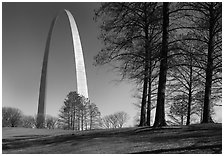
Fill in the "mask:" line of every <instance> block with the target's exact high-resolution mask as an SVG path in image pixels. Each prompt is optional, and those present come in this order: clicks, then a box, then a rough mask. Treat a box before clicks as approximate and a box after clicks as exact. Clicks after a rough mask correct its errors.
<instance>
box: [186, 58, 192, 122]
mask: <svg viewBox="0 0 224 156" xmlns="http://www.w3.org/2000/svg"><path fill="white" fill-rule="evenodd" d="M190 57H191V58H190V61H191V62H190V75H189V77H190V83H189V90H188V104H187V123H186V125H189V124H190V120H191V101H192V76H193V67H192V56H190Z"/></svg>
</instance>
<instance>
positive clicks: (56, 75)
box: [2, 2, 222, 125]
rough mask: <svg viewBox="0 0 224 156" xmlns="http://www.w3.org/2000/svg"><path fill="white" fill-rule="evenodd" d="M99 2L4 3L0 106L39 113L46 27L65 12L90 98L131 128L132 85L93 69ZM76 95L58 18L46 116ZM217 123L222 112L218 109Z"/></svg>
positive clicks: (68, 43) (65, 30)
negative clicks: (124, 117)
mask: <svg viewBox="0 0 224 156" xmlns="http://www.w3.org/2000/svg"><path fill="white" fill-rule="evenodd" d="M99 5H100V4H99V3H89V2H75V3H53V2H50V3H46V2H44V3H21V2H20V3H12V2H10V3H2V105H3V106H10V107H16V108H19V109H21V110H22V111H23V113H24V114H26V115H35V114H36V113H37V104H38V96H39V85H40V75H41V68H42V61H43V55H44V49H45V42H46V38H47V33H48V31H49V27H50V23H51V20H52V19H53V17H54V16H55V15H56V13H57V12H58V11H60V10H63V9H67V10H69V11H70V12H71V13H72V14H73V16H74V18H75V20H76V23H77V26H78V29H79V34H80V38H81V43H82V48H83V53H84V59H85V66H86V73H87V83H88V88H89V98H90V100H91V102H94V103H96V105H97V106H98V107H99V109H100V112H101V113H102V116H104V115H108V114H112V113H115V112H117V111H125V112H127V113H128V114H129V115H130V121H129V123H128V124H129V125H132V124H133V117H134V116H135V115H136V114H137V111H138V110H137V109H136V107H135V106H134V105H133V103H136V99H135V98H133V95H134V93H135V87H136V86H135V84H131V83H130V82H122V83H116V82H114V80H119V79H120V77H119V76H118V73H115V72H111V71H109V69H110V67H109V66H107V65H106V66H103V67H95V66H94V65H93V63H94V56H95V55H96V54H97V53H98V52H99V51H100V49H101V48H102V43H101V42H100V40H98V38H97V37H98V35H99V33H100V29H99V26H98V24H97V23H96V22H95V21H94V20H93V17H94V9H96V8H98V7H99ZM75 90H76V75H75V65H74V59H73V51H72V39H71V33H70V28H69V23H68V19H67V17H66V15H65V13H61V14H60V17H59V19H58V20H57V23H56V25H55V29H54V33H53V37H52V42H51V50H50V55H49V62H48V79H47V97H46V99H47V100H46V113H47V114H50V115H52V116H57V115H58V111H59V109H60V107H61V106H62V105H63V100H64V99H65V97H66V95H67V94H68V93H69V91H75ZM217 112H218V114H219V115H218V118H217V120H218V121H221V119H222V117H221V109H220V108H218V109H217Z"/></svg>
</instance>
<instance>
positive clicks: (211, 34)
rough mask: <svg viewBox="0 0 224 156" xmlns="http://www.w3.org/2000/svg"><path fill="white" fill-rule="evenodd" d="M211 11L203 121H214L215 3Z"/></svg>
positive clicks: (211, 6) (210, 8) (211, 5)
mask: <svg viewBox="0 0 224 156" xmlns="http://www.w3.org/2000/svg"><path fill="white" fill-rule="evenodd" d="M209 11H210V20H209V24H210V25H209V42H208V56H207V68H206V82H205V95H204V109H203V120H202V123H209V122H213V121H212V118H211V114H210V104H211V90H212V69H213V59H212V53H213V52H214V27H215V25H214V12H213V11H214V10H213V3H211V4H210V6H209Z"/></svg>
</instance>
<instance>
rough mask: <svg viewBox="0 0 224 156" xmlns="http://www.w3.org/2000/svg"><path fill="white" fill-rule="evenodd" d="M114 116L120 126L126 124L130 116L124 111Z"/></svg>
mask: <svg viewBox="0 0 224 156" xmlns="http://www.w3.org/2000/svg"><path fill="white" fill-rule="evenodd" d="M114 116H115V118H116V120H117V126H118V127H119V128H122V127H123V126H124V124H125V123H127V121H128V118H129V116H128V114H127V113H126V112H123V111H121V112H117V113H115V114H114Z"/></svg>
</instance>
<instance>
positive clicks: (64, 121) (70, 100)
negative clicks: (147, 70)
mask: <svg viewBox="0 0 224 156" xmlns="http://www.w3.org/2000/svg"><path fill="white" fill-rule="evenodd" d="M128 119H129V116H128V114H127V113H125V112H123V111H121V112H117V113H114V114H111V115H106V116H104V117H103V118H101V113H100V111H99V109H98V107H97V106H96V104H94V103H90V101H89V100H88V99H86V98H85V97H83V96H81V95H79V94H78V93H77V92H70V93H69V94H68V95H67V97H66V98H65V100H64V104H63V106H62V107H61V109H60V110H59V117H58V118H56V117H52V116H50V115H47V116H46V117H45V120H44V121H45V122H44V128H47V129H56V128H59V129H66V130H77V131H81V130H82V131H83V130H92V129H101V128H122V127H123V126H124V124H125V123H127V121H128ZM37 124H38V123H37V117H36V116H27V115H23V113H22V111H21V110H19V109H17V108H11V107H3V108H2V126H3V127H25V128H37Z"/></svg>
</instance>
